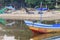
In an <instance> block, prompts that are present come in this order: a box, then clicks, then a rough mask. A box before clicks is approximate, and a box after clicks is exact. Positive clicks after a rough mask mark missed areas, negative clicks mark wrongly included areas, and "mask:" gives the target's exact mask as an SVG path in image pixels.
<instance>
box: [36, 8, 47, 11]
mask: <svg viewBox="0 0 60 40" xmlns="http://www.w3.org/2000/svg"><path fill="white" fill-rule="evenodd" d="M36 9H37V10H42V11H45V10H48V8H36Z"/></svg>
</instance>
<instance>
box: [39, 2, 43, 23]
mask: <svg viewBox="0 0 60 40" xmlns="http://www.w3.org/2000/svg"><path fill="white" fill-rule="evenodd" d="M40 8H41V10H40V12H39V14H40V16H41V17H40V23H41V22H42V14H43V12H42V2H41V3H40Z"/></svg>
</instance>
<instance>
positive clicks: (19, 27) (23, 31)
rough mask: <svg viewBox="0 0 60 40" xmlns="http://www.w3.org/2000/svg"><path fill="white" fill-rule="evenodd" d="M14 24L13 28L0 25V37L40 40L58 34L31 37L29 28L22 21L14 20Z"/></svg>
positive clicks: (18, 39)
mask: <svg viewBox="0 0 60 40" xmlns="http://www.w3.org/2000/svg"><path fill="white" fill-rule="evenodd" d="M15 22H16V23H15V24H14V25H13V26H3V25H1V24H0V27H1V28H2V30H0V36H3V35H5V34H6V35H8V36H15V39H17V40H29V39H30V38H32V39H34V40H42V39H46V38H49V37H53V36H59V35H60V32H59V33H48V34H37V35H35V36H33V33H32V32H31V30H29V28H28V27H27V26H26V25H25V24H24V21H21V20H17V21H16V20H15Z"/></svg>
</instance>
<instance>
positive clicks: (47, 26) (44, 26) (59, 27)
mask: <svg viewBox="0 0 60 40" xmlns="http://www.w3.org/2000/svg"><path fill="white" fill-rule="evenodd" d="M25 24H26V25H27V26H34V27H37V28H52V29H55V28H58V29H60V24H59V25H47V24H41V23H33V22H31V21H25Z"/></svg>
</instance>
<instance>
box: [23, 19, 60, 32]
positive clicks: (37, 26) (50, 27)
mask: <svg viewBox="0 0 60 40" xmlns="http://www.w3.org/2000/svg"><path fill="white" fill-rule="evenodd" d="M24 22H25V24H26V25H27V26H28V27H29V29H30V30H32V31H33V32H35V33H50V32H59V31H60V24H59V23H57V24H55V23H53V21H50V23H49V24H48V23H46V24H44V22H43V23H41V22H36V21H35V22H34V21H27V20H25V21H24Z"/></svg>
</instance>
